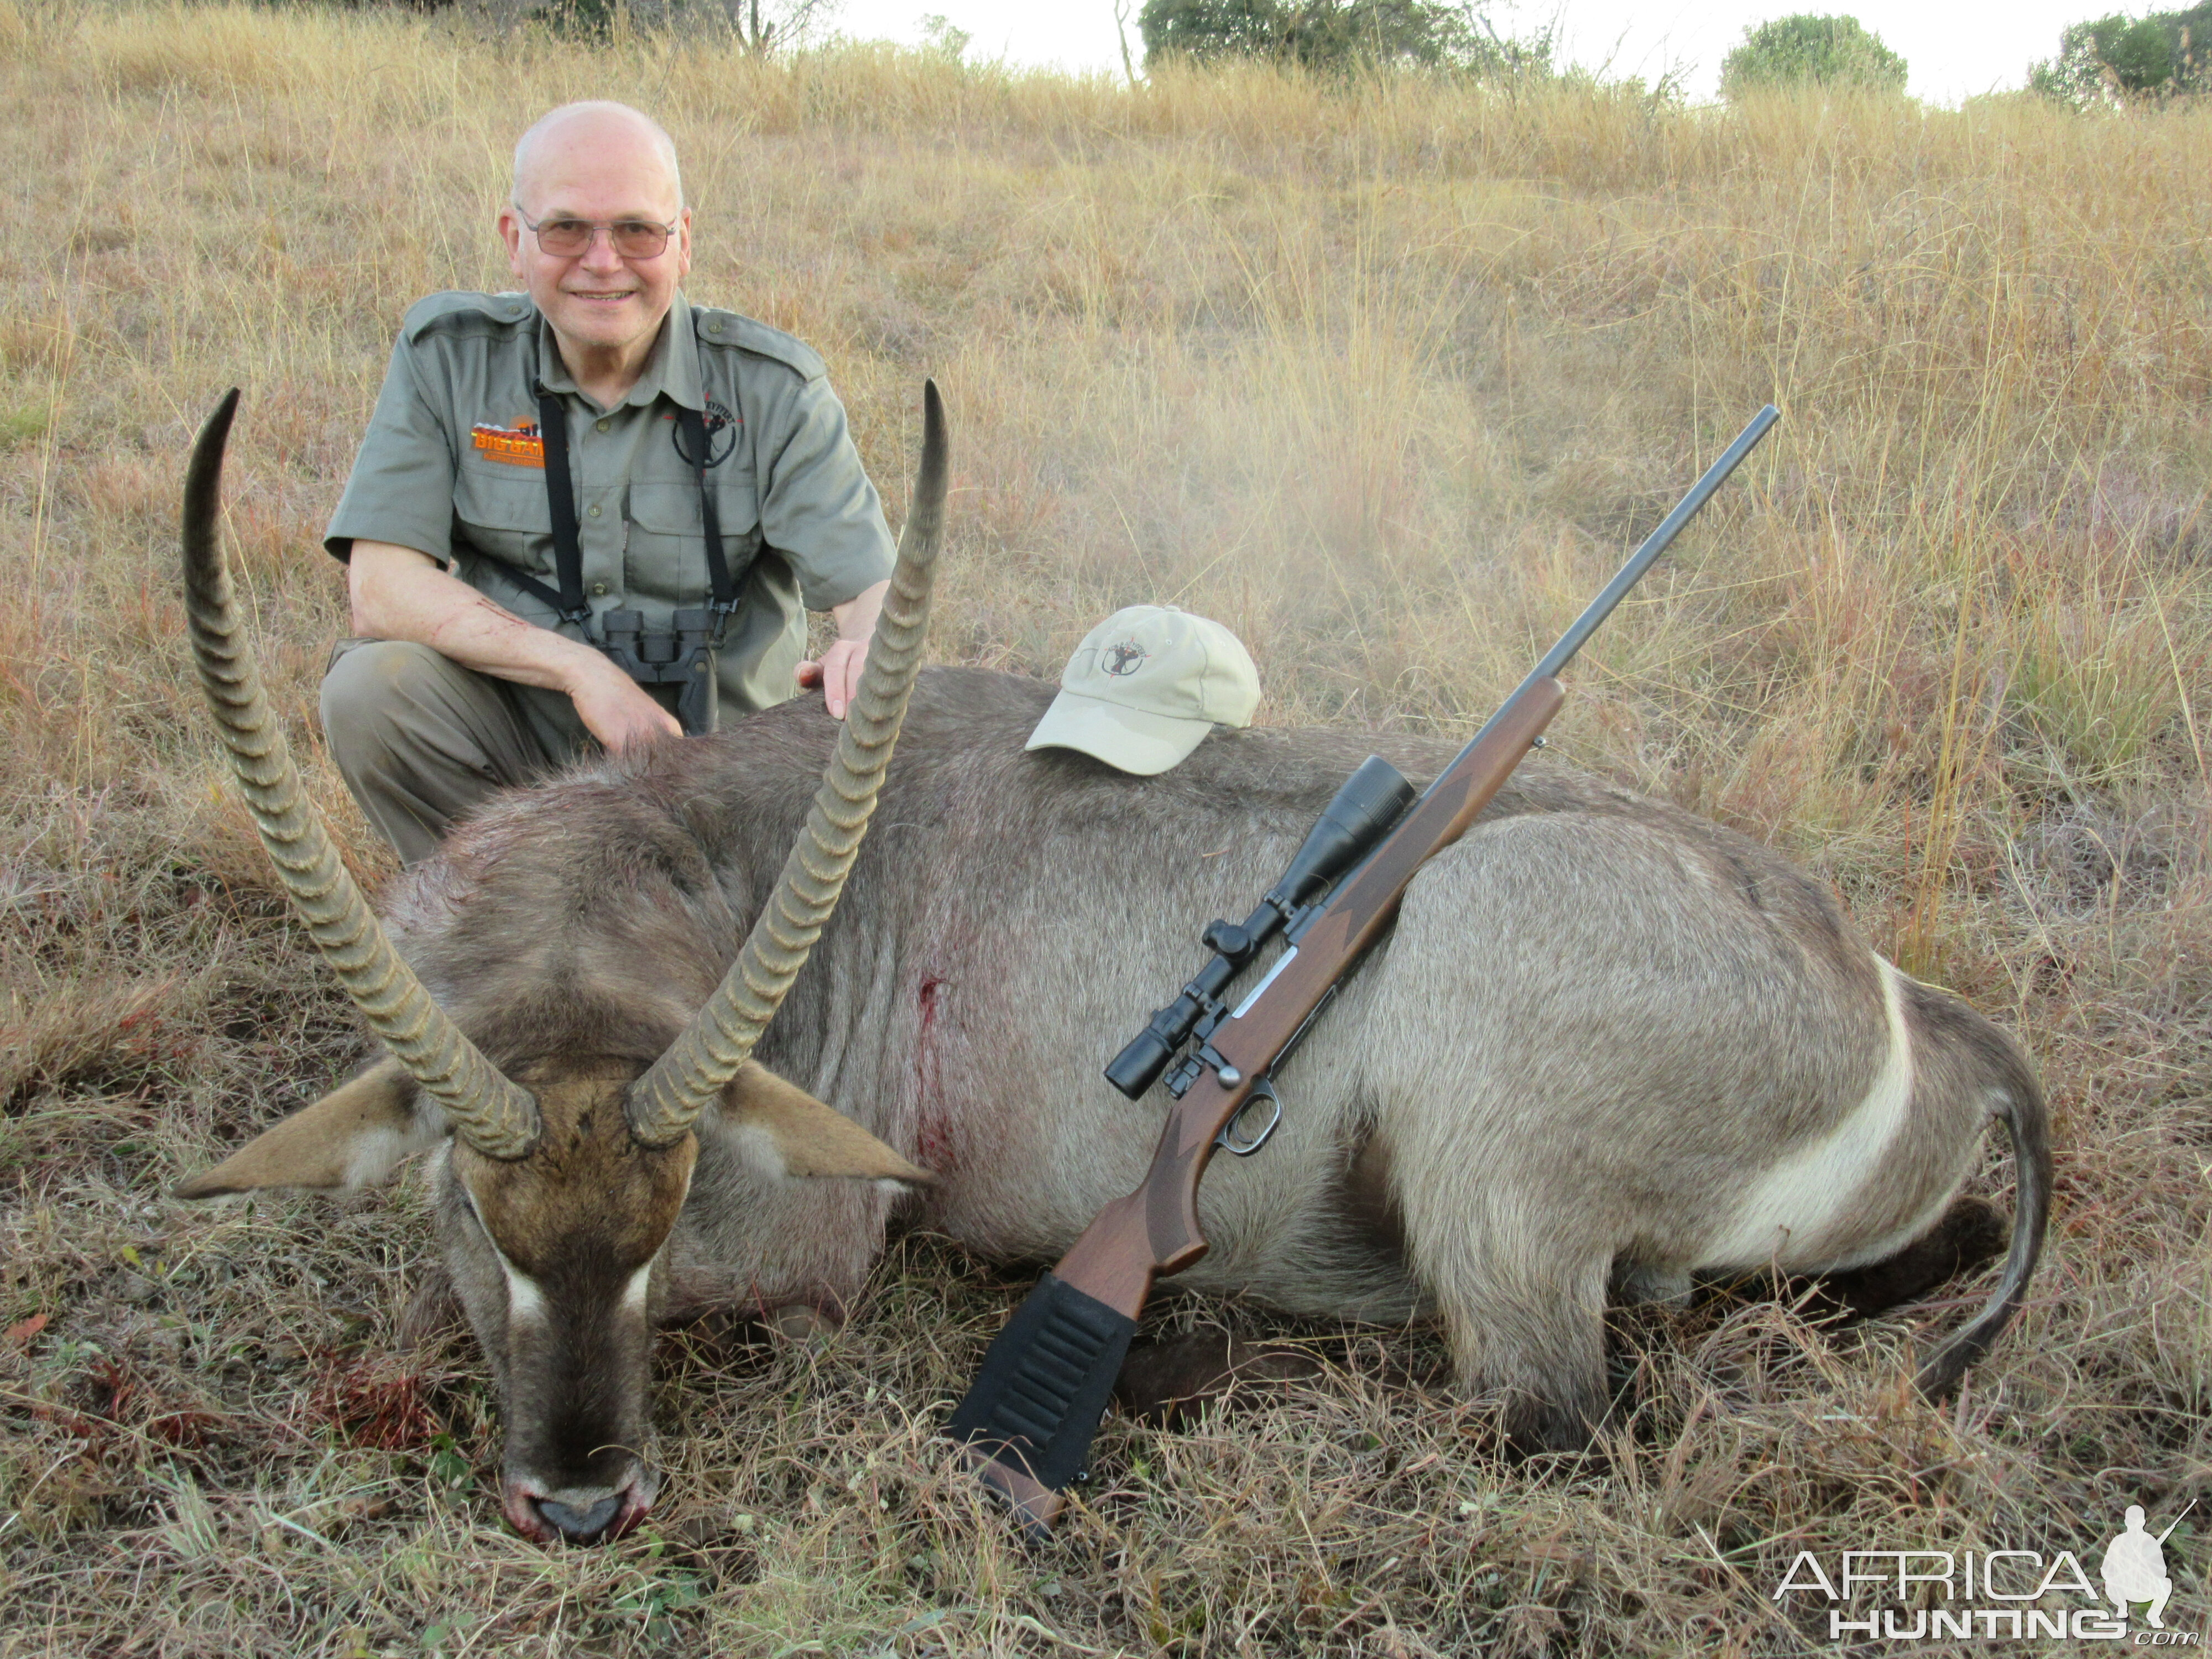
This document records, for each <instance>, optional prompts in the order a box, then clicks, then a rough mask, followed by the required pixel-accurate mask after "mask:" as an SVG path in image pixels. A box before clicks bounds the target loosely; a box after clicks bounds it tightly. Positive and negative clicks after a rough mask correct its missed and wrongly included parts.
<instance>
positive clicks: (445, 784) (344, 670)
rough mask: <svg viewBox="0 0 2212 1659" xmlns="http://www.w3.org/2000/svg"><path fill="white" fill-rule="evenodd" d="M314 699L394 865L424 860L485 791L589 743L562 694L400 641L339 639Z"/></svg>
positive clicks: (573, 756)
mask: <svg viewBox="0 0 2212 1659" xmlns="http://www.w3.org/2000/svg"><path fill="white" fill-rule="evenodd" d="M322 707H323V731H324V732H325V734H326V735H327V736H328V738H329V739H330V745H331V759H333V760H335V761H336V762H337V768H338V771H339V773H340V775H343V777H344V779H345V781H346V787H347V788H349V789H350V790H351V791H353V798H354V799H356V800H357V801H359V802H360V803H361V810H362V812H363V813H365V814H366V815H367V816H368V821H369V823H371V824H373V825H374V826H375V829H376V832H377V833H378V834H379V835H380V836H383V837H384V838H385V840H386V841H388V842H391V843H392V846H393V848H396V849H397V850H398V854H399V857H400V860H401V862H403V863H405V864H419V863H420V862H422V860H424V859H426V858H428V857H429V856H430V854H432V853H433V852H434V851H435V850H436V848H437V845H438V842H439V841H440V840H441V838H442V837H443V836H444V835H445V833H446V831H447V829H451V828H452V827H453V824H454V823H455V822H456V821H457V820H459V818H461V817H464V816H465V814H467V813H468V811H470V810H471V808H473V807H475V806H476V805H477V804H478V803H480V802H482V801H483V800H484V799H486V798H487V797H488V796H490V795H492V794H494V793H496V792H497V791H499V790H501V789H511V788H513V787H515V786H516V785H518V784H524V783H529V782H532V781H534V780H536V779H538V778H542V777H544V775H546V774H547V773H549V772H551V771H554V770H556V769H558V768H560V767H562V766H565V765H567V764H568V763H569V762H571V761H573V760H577V759H580V758H581V757H585V756H586V755H593V754H597V753H599V741H598V739H596V738H593V737H592V735H591V733H590V732H586V730H585V729H584V726H583V722H582V721H580V720H578V719H577V718H576V706H575V704H574V703H573V702H570V701H569V700H568V697H566V696H563V695H562V693H560V692H558V691H545V690H539V689H538V687H536V686H531V685H517V684H514V683H513V682H512V681H509V680H500V679H494V678H491V677H490V676H489V675H488V674H479V673H477V672H476V671H473V670H471V669H467V668H464V667H462V666H461V665H459V663H457V662H454V661H453V660H452V659H450V658H447V657H441V656H440V655H439V654H438V653H436V652H435V651H433V650H432V649H430V647H428V646H427V645H415V644H412V643H410V642H408V641H403V640H362V639H350V640H340V641H338V642H337V647H335V648H334V649H333V650H332V651H331V660H330V666H329V667H328V668H327V669H326V670H325V671H324V674H323V696H322Z"/></svg>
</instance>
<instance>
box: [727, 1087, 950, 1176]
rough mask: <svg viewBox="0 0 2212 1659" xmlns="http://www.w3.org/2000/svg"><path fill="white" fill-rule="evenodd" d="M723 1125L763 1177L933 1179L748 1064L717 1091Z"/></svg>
mask: <svg viewBox="0 0 2212 1659" xmlns="http://www.w3.org/2000/svg"><path fill="white" fill-rule="evenodd" d="M721 1107H722V1122H723V1124H724V1125H725V1126H726V1127H727V1128H729V1129H730V1130H731V1131H732V1132H733V1133H734V1136H735V1138H736V1139H737V1141H738V1146H739V1147H740V1149H741V1150H742V1151H743V1152H744V1154H745V1157H746V1161H747V1162H748V1163H750V1164H752V1165H753V1166H754V1167H755V1168H756V1169H757V1170H760V1171H761V1173H762V1174H763V1175H766V1176H770V1177H771V1178H775V1179H781V1178H783V1177H787V1176H805V1177H813V1178H820V1177H823V1176H842V1177H844V1178H845V1179H848V1180H853V1181H896V1182H902V1183H903V1184H906V1185H908V1186H923V1185H927V1183H928V1182H932V1181H934V1180H935V1179H936V1178H937V1177H936V1176H933V1175H932V1174H930V1172H929V1171H928V1170H924V1169H921V1168H918V1167H916V1166H915V1165H914V1164H909V1163H908V1162H907V1161H906V1160H905V1159H904V1158H901V1157H900V1156H899V1155H898V1154H897V1153H896V1152H893V1151H892V1150H891V1149H890V1147H888V1146H885V1145H884V1143H883V1142H882V1141H880V1140H878V1139H876V1138H875V1137H874V1136H873V1135H872V1134H870V1133H868V1132H867V1131H866V1129H863V1128H862V1127H860V1125H859V1124H857V1123H855V1122H854V1121H853V1120H852V1119H851V1118H849V1117H847V1116H846V1115H844V1114H843V1113H842V1112H840V1111H838V1110H836V1109H835V1108H833V1107H829V1106H825V1105H823V1103H821V1102H820V1101H818V1100H817V1099H815V1097H813V1096H812V1095H810V1094H808V1093H807V1092H806V1091H805V1090H804V1089H801V1088H799V1087H798V1086H796V1085H793V1084H789V1083H786V1082H785V1081H784V1080H783V1079H781V1078H780V1077H778V1076H777V1075H776V1074H775V1073H773V1072H771V1071H769V1070H767V1069H766V1068H765V1067H763V1066H757V1065H755V1064H754V1063H753V1062H752V1061H750V1060H747V1061H746V1062H745V1063H744V1066H742V1067H741V1068H740V1069H739V1070H738V1074H737V1076H735V1077H734V1078H732V1079H730V1081H729V1083H728V1084H727V1085H725V1086H724V1088H723V1090H722V1100H721Z"/></svg>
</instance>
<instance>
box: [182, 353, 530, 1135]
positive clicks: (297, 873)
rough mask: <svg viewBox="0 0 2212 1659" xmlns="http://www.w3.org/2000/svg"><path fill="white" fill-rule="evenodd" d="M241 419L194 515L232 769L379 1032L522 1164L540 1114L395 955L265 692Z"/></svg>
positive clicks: (202, 659) (209, 678) (191, 556)
mask: <svg viewBox="0 0 2212 1659" xmlns="http://www.w3.org/2000/svg"><path fill="white" fill-rule="evenodd" d="M237 412H238V392H237V389H236V388H235V387H233V388H232V389H231V390H230V391H229V392H226V393H225V394H224V395H223V399H222V402H221V403H220V404H216V410H215V413H214V414H212V415H210V416H208V420H207V424H206V425H205V426H204V427H202V428H200V435H199V439H198V441H197V442H196V443H195V444H194V445H193V446H192V458H191V465H190V466H189V467H187V468H186V469H185V516H184V555H185V614H186V616H187V617H188V618H189V620H190V624H191V641H192V660H193V661H194V663H195V664H197V666H198V668H199V676H200V685H201V687H202V689H203V690H205V691H206V693H207V700H208V707H209V708H210V709H211V710H212V711H213V712H214V714H215V721H216V726H217V727H218V728H219V729H220V730H221V732H222V740H223V744H224V745H225V747H227V748H228V750H230V765H231V769H232V770H233V771H234V772H235V773H236V774H237V775H238V781H239V785H240V788H241V789H242V790H243V791H244V792H245V795H246V806H247V808H248V809H249V810H250V811H252V814H253V823H254V826H255V827H256V828H257V829H259V830H260V832H261V844H262V846H264V848H268V850H269V857H270V860H271V861H272V862H274V863H275V865H276V875H277V878H278V879H279V880H281V881H282V882H283V884H284V890H285V891H286V892H288V893H289V894H290V895H291V896H292V903H293V905H294V907H295V908H296V909H297V910H298V911H299V913H300V915H301V919H302V920H303V921H306V923H307V931H308V933H311V934H313V937H314V940H315V943H316V945H318V946H319V947H320V949H321V951H322V953H323V959H324V960H325V961H326V962H328V963H330V964H331V969H333V971H335V972H336V973H337V976H338V978H339V980H340V981H342V982H343V984H344V986H345V987H346V991H347V993H348V994H349V995H350V996H351V997H352V998H353V1000H354V1001H355V1002H356V1004H357V1005H358V1006H360V1008H361V1011H362V1014H363V1015H365V1016H366V1017H367V1018H368V1024H369V1026H370V1029H372V1030H374V1031H375V1033H376V1035H377V1036H379V1037H380V1038H382V1039H383V1042H384V1045H385V1047H386V1048H389V1049H390V1050H391V1051H392V1055H393V1057H394V1058H396V1059H397V1060H398V1061H399V1063H400V1064H401V1065H403V1066H405V1067H406V1068H407V1070H408V1072H409V1073H410V1074H412V1076H413V1077H414V1079H415V1080H416V1082H417V1083H418V1084H420V1085H422V1091H423V1092H424V1093H425V1094H427V1095H428V1096H429V1097H431V1098H432V1099H434V1100H435V1101H437V1102H438V1103H439V1104H440V1105H441V1106H443V1107H444V1108H445V1109H446V1115H447V1118H448V1119H449V1120H450V1121H452V1123H453V1130H454V1133H457V1134H459V1135H460V1136H461V1137H462V1138H463V1139H465V1140H466V1141H467V1142H468V1144H469V1145H470V1146H473V1147H475V1148H476V1149H477V1151H478V1152H483V1154H484V1155H485V1156H486V1157H489V1158H518V1157H520V1155H521V1154H522V1153H523V1152H525V1151H526V1150H527V1149H528V1147H529V1146H530V1144H531V1142H532V1141H533V1140H534V1139H537V1136H538V1106H537V1103H536V1102H535V1101H533V1100H532V1098H531V1097H530V1096H529V1095H528V1094H526V1092H524V1091H522V1090H521V1089H520V1088H518V1087H517V1086H516V1085H514V1084H513V1083H511V1082H509V1081H508V1080H507V1079H506V1078H504V1077H502V1076H501V1074H500V1073H499V1070H498V1068H497V1067H495V1066H493V1065H492V1064H491V1062H490V1061H489V1060H486V1059H485V1058H484V1057H483V1054H480V1053H478V1052H477V1047H476V1045H475V1044H474V1043H472V1042H470V1041H469V1040H468V1038H467V1037H465V1036H463V1035H462V1034H461V1030H460V1028H459V1026H457V1025H455V1024H453V1021H452V1020H451V1019H449V1018H447V1016H446V1014H445V1012H443V1011H442V1010H441V1009H440V1008H439V1006H438V1005H437V1004H436V1003H435V1002H433V1001H431V1000H430V994H429V993H428V992H427V991H425V990H424V989H423V988H422V981H419V980H417V979H416V977H415V974H414V970H413V969H410V968H409V967H408V966H407V964H406V963H404V962H402V961H401V960H400V959H399V955H398V952H397V951H394V950H393V949H392V944H391V941H390V940H388V939H386V938H385V936H384V929H383V927H381V926H380V925H379V923H378V921H377V920H376V916H375V914H374V912H373V911H371V910H370V909H369V908H368V902H366V901H365V900H363V898H362V896H361V890H360V888H358V887H357V886H356V885H355V884H354V879H353V877H352V875H351V874H350V873H349V872H348V871H347V869H346V867H345V865H344V862H343V860H340V859H339V857H338V855H337V848H335V847H333V846H332V845H331V838H330V836H329V834H328V833H327V832H326V831H325V829H324V828H323V823H322V820H321V818H319V817H318V816H317V815H316V813H315V809H314V807H313V805H312V804H311V803H310V802H309V801H308V799H307V792H306V790H305V789H304V788H302V787H301V782H300V774H299V769H297V768H296V767H295V766H294V765H293V763H292V755H291V750H289V748H287V747H286V745H285V742H284V732H283V727H282V726H280V725H279V724H278V723H277V720H276V716H275V715H274V714H272V713H271V712H270V708H269V699H268V697H267V696H266V695H265V694H264V692H263V690H262V687H261V672H260V670H259V669H258V667H256V666H255V665H254V660H253V653H252V649H251V647H248V645H247V644H246V635H245V632H244V629H242V628H241V627H240V623H239V617H238V602H237V598H236V595H235V594H234V592H233V591H232V587H231V581H230V572H229V570H228V568H227V567H226V566H225V564H224V562H223V556H222V534H221V528H220V520H221V518H222V456H223V448H224V446H225V444H226V443H227V442H228V439H229V436H230V423H231V419H232V417H233V416H234V415H236V414H237Z"/></svg>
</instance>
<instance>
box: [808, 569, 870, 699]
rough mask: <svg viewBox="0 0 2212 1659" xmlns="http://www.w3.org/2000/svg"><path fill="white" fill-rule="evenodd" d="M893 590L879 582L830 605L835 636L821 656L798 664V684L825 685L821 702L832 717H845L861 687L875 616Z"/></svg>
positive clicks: (822, 686) (809, 685)
mask: <svg viewBox="0 0 2212 1659" xmlns="http://www.w3.org/2000/svg"><path fill="white" fill-rule="evenodd" d="M887 592H890V583H889V582H887V581H884V582H878V583H877V584H876V585H875V586H873V587H864V588H862V589H861V590H860V592H858V593H855V594H854V596H853V597H852V598H851V599H848V600H846V601H845V603H844V604H842V605H832V606H830V608H829V614H830V615H831V616H832V617H835V618H836V623H837V637H836V640H835V641H833V642H832V643H831V644H830V646H829V649H828V650H826V651H824V652H823V653H822V655H821V656H820V658H819V659H814V660H811V661H808V662H803V663H801V664H799V667H798V670H797V674H798V678H799V684H801V685H804V686H806V687H809V688H810V689H811V688H812V687H814V686H817V685H818V686H820V687H821V688H822V701H823V703H824V704H826V705H827V706H828V708H829V716H830V718H831V719H832V720H842V719H844V718H845V711H846V709H848V708H850V707H852V703H853V694H854V692H856V691H858V690H860V671H861V670H862V669H864V668H866V666H867V664H868V641H871V640H872V639H873V638H875V636H876V617H877V616H878V614H880V613H881V611H883V608H884V594H885V593H887Z"/></svg>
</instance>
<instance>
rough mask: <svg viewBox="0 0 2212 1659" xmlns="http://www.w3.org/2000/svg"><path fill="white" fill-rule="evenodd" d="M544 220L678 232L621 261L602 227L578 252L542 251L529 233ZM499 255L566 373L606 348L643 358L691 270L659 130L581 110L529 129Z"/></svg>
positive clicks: (685, 211) (617, 109)
mask: <svg viewBox="0 0 2212 1659" xmlns="http://www.w3.org/2000/svg"><path fill="white" fill-rule="evenodd" d="M550 219H582V220H585V221H587V222H596V223H598V224H600V225H602V226H604V225H607V224H610V223H611V222H615V221H617V220H624V219H631V220H640V221H646V222H651V223H653V224H658V225H665V224H670V223H673V224H674V225H675V227H676V228H675V230H674V232H673V234H671V235H670V237H669V239H668V246H666V247H665V248H664V249H663V250H662V251H661V252H659V254H657V255H656V256H654V257H653V258H650V259H637V258H623V257H622V256H621V255H620V254H618V253H617V252H615V250H614V246H613V242H612V240H611V236H610V234H609V233H608V232H607V231H605V230H604V229H602V230H600V231H599V232H597V233H595V234H593V235H592V243H591V246H590V247H589V248H588V249H586V251H585V252H582V253H579V254H575V255H573V256H570V257H567V258H562V257H560V256H557V255H555V254H550V253H548V252H545V251H544V249H543V248H541V247H540V246H538V238H537V236H536V235H535V234H532V231H531V229H530V228H529V227H530V226H531V225H533V224H543V223H544V222H546V221H548V220H550ZM499 228H500V234H501V237H502V238H504V239H505V240H506V242H507V259H508V263H509V264H511V265H512V267H513V270H514V274H515V275H516V276H519V277H520V278H521V279H522V282H523V284H524V286H525V287H526V288H527V289H528V290H529V293H530V297H531V298H532V300H534V301H537V304H538V310H540V311H541V312H543V313H544V314H545V317H546V319H548V320H549V321H550V323H551V324H552V325H553V331H554V334H555V336H556V337H557V338H558V339H559V340H560V342H561V344H562V355H563V356H564V357H565V358H568V360H569V362H568V367H569V368H570V370H571V372H572V373H583V372H586V368H587V362H586V361H579V360H580V359H582V360H588V359H591V358H593V357H597V356H601V355H602V354H605V353H609V352H612V353H616V354H618V355H620V356H625V357H627V356H632V355H633V354H635V355H637V356H642V355H643V353H644V352H646V351H647V350H648V349H650V348H651V345H652V343H653V338H654V337H655V336H656V335H657V334H658V333H659V329H660V324H661V319H663V318H665V317H666V316H667V314H668V307H669V305H670V304H671V301H673V300H674V299H675V297H676V289H677V284H678V283H680V282H682V281H683V279H684V273H685V272H686V271H688V270H690V269H691V212H690V209H689V208H686V207H685V206H684V202H683V191H682V188H681V186H680V185H679V183H678V179H677V176H676V170H675V167H674V165H673V157H672V156H671V155H669V154H668V152H667V150H666V149H665V145H664V143H663V142H662V141H661V139H660V137H659V134H658V133H657V132H656V131H655V130H654V129H653V128H652V127H651V126H650V125H648V124H647V122H646V121H645V119H644V118H642V117H641V116H640V115H638V114H637V113H636V112H635V111H631V110H627V109H623V107H621V106H618V105H587V106H581V107H578V108H574V109H571V110H566V111H563V112H561V113H560V114H559V116H558V117H557V118H555V119H553V120H552V121H551V122H550V123H548V124H542V125H541V127H540V128H538V129H535V130H533V131H532V135H531V136H530V137H528V138H526V140H525V141H524V146H523V153H522V154H521V155H520V156H518V157H517V161H516V169H515V180H514V198H513V202H511V203H510V204H508V205H507V207H506V208H505V209H503V210H501V213H500V216H499Z"/></svg>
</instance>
